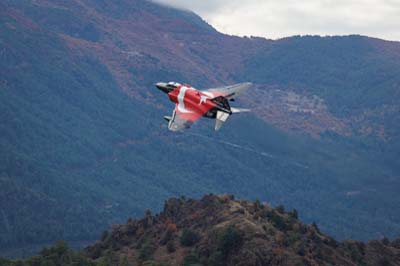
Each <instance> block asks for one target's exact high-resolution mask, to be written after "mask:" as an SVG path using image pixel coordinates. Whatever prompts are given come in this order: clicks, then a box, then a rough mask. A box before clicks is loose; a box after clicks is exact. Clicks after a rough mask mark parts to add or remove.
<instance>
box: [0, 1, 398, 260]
mask: <svg viewBox="0 0 400 266" xmlns="http://www.w3.org/2000/svg"><path fill="white" fill-rule="evenodd" d="M0 15H1V16H0V20H1V25H2V27H1V29H0V57H1V60H0V69H1V71H0V88H1V89H0V100H1V105H0V132H1V137H0V182H1V187H0V199H1V201H0V207H1V208H0V209H1V216H0V224H1V226H0V236H1V237H0V246H1V247H2V248H3V249H7V248H9V247H25V246H29V245H31V244H44V243H48V242H51V241H53V240H55V239H67V240H90V239H95V238H97V236H98V235H99V234H100V232H101V230H102V229H105V228H108V226H109V225H110V224H112V223H115V222H121V221H123V220H125V219H126V217H128V216H132V215H133V216H138V215H141V214H142V213H143V212H144V211H145V210H146V209H153V210H159V209H160V208H161V202H162V200H163V199H164V198H167V197H170V196H173V195H188V196H200V195H202V194H204V193H209V192H215V193H225V192H229V193H234V194H236V195H238V196H240V197H245V198H249V199H256V198H259V199H261V200H264V199H267V198H268V199H269V200H270V201H271V202H272V203H273V204H280V203H283V204H285V205H287V206H289V207H290V208H297V209H299V210H301V213H302V214H303V215H304V219H305V220H306V221H308V222H312V221H317V222H318V224H320V226H321V228H322V229H324V230H326V231H327V232H329V233H331V234H333V235H335V237H338V238H359V239H369V238H372V237H379V236H382V235H387V236H390V237H395V236H397V235H398V234H399V232H400V226H399V224H400V223H399V220H400V217H399V215H400V212H399V211H398V206H400V198H399V196H398V187H399V185H400V180H399V178H398V177H399V170H400V169H399V166H398V164H397V162H398V159H399V143H400V142H399V141H398V138H397V136H398V135H397V133H396V132H398V123H396V121H397V120H396V119H398V116H397V115H396V114H397V111H396V110H398V109H396V108H398V107H399V106H398V103H397V102H396V97H392V96H396V95H397V94H396V93H397V92H398V86H397V85H396V84H399V83H398V76H396V75H395V74H396V73H397V71H398V64H397V62H398V61H397V60H396V58H397V55H398V52H397V51H398V49H399V48H398V47H399V44H398V43H388V42H384V41H380V40H371V39H368V38H364V37H343V38H334V39H330V38H317V37H315V38H311V37H307V38H299V37H294V38H289V39H285V40H280V41H276V42H273V41H268V40H264V39H261V38H239V37H234V36H226V35H223V34H220V33H218V32H216V31H215V30H214V29H213V28H211V27H210V26H209V25H207V24H206V23H204V22H203V21H202V20H201V18H199V17H198V16H196V15H195V14H193V13H190V12H186V11H180V10H175V9H172V8H168V7H164V6H159V5H157V4H154V3H151V2H147V1H139V0H136V1H128V0H126V1H119V2H118V3H106V2H102V1H100V2H99V1H78V0H75V1H45V0H40V1H8V0H6V1H2V2H1V3H0ZM343 43H344V44H343ZM371 45H373V46H377V47H379V48H376V49H372V48H371ZM337 46H339V48H340V49H339V48H338V47H337ZM353 46H354V47H355V48H354V49H353V50H351V49H350V50H348V49H347V47H353ZM365 47H366V48H365ZM371 49H372V50H371ZM359 50H361V51H365V50H367V52H363V53H361V52H358V51H359ZM337 51H340V53H343V55H341V57H340V58H341V60H338V61H335V60H334V59H335V58H336V54H335V52H337ZM309 54H311V55H312V56H308V55H309ZM283 55H286V56H287V57H285V56H283ZM350 55H351V56H350ZM366 55H368V56H366ZM326 58H329V60H328V61H331V63H330V64H329V65H325V64H324V62H325V60H326ZM343 58H344V59H343ZM346 58H351V59H352V60H353V61H354V60H356V63H354V62H353V61H352V62H351V63H349V65H348V64H346V60H345V59H346ZM371 58H372V59H371ZM307 60H309V61H307ZM357 60H358V61H357ZM358 62H361V63H362V64H363V65H367V66H369V65H370V66H371V68H368V69H367V70H368V71H367V72H366V73H367V74H362V75H361V74H360V75H355V74H354V75H353V74H352V75H350V76H351V77H352V79H343V78H342V76H341V75H343V73H345V72H346V73H347V72H349V73H352V71H356V72H357V71H358V70H357V69H354V68H355V66H357V63H358ZM294 63H297V64H294ZM317 66H318V67H317ZM338 69H339V70H341V69H343V70H342V71H339V70H338ZM380 69H383V70H386V71H387V73H388V75H389V76H390V79H388V80H389V81H390V82H389V81H388V83H387V84H386V85H385V86H382V87H379V89H377V90H375V91H373V92H374V93H375V94H374V93H373V94H371V95H370V93H371V90H372V89H371V88H374V86H375V83H374V82H373V80H372V81H371V80H369V79H368V77H371V78H373V79H375V78H376V79H378V81H381V80H382V79H386V78H387V77H386V76H384V75H383V74H382V73H386V72H383V71H379V72H378V70H380ZM331 72H333V73H335V75H332V79H334V80H333V81H330V82H328V81H329V80H327V79H326V77H329V76H330V74H331ZM375 72H377V74H376V75H377V77H375V74H374V75H373V73H375ZM313 73H319V75H321V77H320V78H311V76H313V75H312V74H313ZM353 76H354V77H353ZM308 77H310V78H308ZM358 78H362V80H363V82H362V84H363V86H361V87H356V88H354V91H353V86H352V85H348V84H347V83H348V82H350V83H349V84H355V83H356V82H357V79H358ZM160 80H164V81H167V80H177V81H180V82H187V83H190V84H193V85H195V86H197V87H199V88H201V87H208V86H217V85H221V84H227V83H231V82H237V81H244V80H246V81H253V82H255V83H256V84H255V86H254V88H253V89H252V90H251V91H249V94H248V96H246V95H244V96H243V98H240V99H239V100H238V101H239V102H238V103H237V105H239V106H240V105H243V106H245V105H249V106H252V107H254V108H253V109H254V110H255V112H253V113H252V114H245V115H243V116H233V117H232V118H230V121H229V122H228V123H227V125H226V128H224V129H223V130H222V131H221V132H218V133H214V132H213V131H212V125H211V123H212V121H207V120H205V121H201V123H199V124H196V125H195V126H194V128H193V129H192V130H191V131H189V132H184V133H179V134H171V133H170V132H167V129H166V126H165V124H164V123H163V122H164V121H162V116H163V115H165V114H169V113H171V110H172V107H173V106H172V104H171V103H169V102H168V100H167V99H166V97H165V95H161V94H160V93H159V91H156V89H154V88H153V84H154V82H156V81H160ZM335 82H336V83H335ZM346 84H347V85H346ZM365 84H366V85H368V89H365V90H364V85H365ZM393 84H394V85H393ZM342 85H343V86H344V85H346V86H347V87H343V88H346V90H341V91H340V93H339V94H340V95H339V96H338V98H335V97H336V96H335V91H336V89H340V88H342ZM392 85H393V86H394V87H390V86H392ZM326 86H328V87H327V88H328V89H329V90H328V89H327V90H324V89H323V88H325V87H326ZM359 91H361V92H359ZM347 92H349V93H351V95H348V97H349V100H348V101H346V100H343V99H344V98H346V97H347V96H346V94H347ZM354 92H357V93H358V94H357V93H356V94H354V95H353V93H354ZM362 93H365V94H368V95H370V96H368V97H367V98H368V101H367V102H366V103H365V104H364V101H362V102H357V101H356V100H357V99H358V98H359V96H360V95H362ZM377 94H378V95H377ZM314 95H315V96H316V97H319V98H320V99H319V98H315V99H317V100H315V101H311V100H310V99H314V98H313V97H314ZM350 96H351V97H350ZM370 100H371V102H370ZM277 103H278V104H277ZM342 103H343V105H342ZM234 105H236V103H234ZM342 107H343V109H344V110H346V112H340V110H341V109H340V108H342ZM348 110H356V113H355V115H354V117H352V118H351V119H349V120H347V118H345V117H344V116H345V115H346V114H348ZM374 110H378V111H374ZM349 124H350V125H352V126H351V127H350V126H349ZM271 125H275V126H277V127H278V128H276V127H273V126H271ZM353 126H354V128H353ZM382 126H383V128H384V132H385V134H383V135H381V134H377V132H378V133H379V132H380V129H381V127H382ZM359 129H360V130H359ZM298 133H300V134H298ZM308 134H310V135H311V136H312V137H310V136H309V135H308ZM21 228H28V229H27V230H21ZM24 253H25V252H24V251H21V253H20V254H19V255H26V254H24Z"/></svg>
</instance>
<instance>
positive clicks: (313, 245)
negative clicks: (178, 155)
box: [0, 195, 400, 266]
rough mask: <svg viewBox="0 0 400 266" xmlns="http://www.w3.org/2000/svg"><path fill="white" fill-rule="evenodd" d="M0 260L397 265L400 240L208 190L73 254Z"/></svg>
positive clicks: (52, 251) (5, 263)
mask: <svg viewBox="0 0 400 266" xmlns="http://www.w3.org/2000/svg"><path fill="white" fill-rule="evenodd" d="M0 265H1V266H14V265H15V266H17V265H18V266H25V265H26V266H34V265H60V266H69V265H90V266H96V265H98V266H102V265H116V266H126V265H160V266H161V265H171V266H172V265H184V266H190V265H192V266H195V265H196V266H201V265H210V266H219V265H227V266H230V265H232V266H252V265H254V266H256V265H343V266H345V265H349V266H350V265H351V266H353V265H371V266H376V265H400V239H397V240H394V241H390V240H389V239H387V238H384V239H382V240H371V241H369V242H367V243H364V242H360V241H354V240H352V241H344V242H338V241H336V240H335V239H333V238H332V237H330V236H327V235H325V234H324V233H322V232H321V231H320V230H319V228H318V226H317V225H316V224H312V225H307V224H304V223H302V222H301V221H300V220H299V219H298V213H297V211H296V210H291V211H285V208H284V207H283V206H282V205H280V206H278V207H276V208H272V207H271V206H269V205H268V204H265V203H261V202H259V201H256V202H249V201H245V200H235V199H234V197H233V196H231V195H219V196H214V195H206V196H204V197H203V198H201V199H199V200H193V199H185V198H179V199H178V198H171V199H169V200H167V201H166V202H165V205H164V209H163V211H162V212H160V213H159V214H156V215H152V214H151V213H150V212H147V213H146V215H145V217H144V218H143V219H140V220H136V219H129V220H128V222H127V223H126V224H123V225H117V226H114V228H113V229H112V231H111V232H109V231H104V232H103V234H102V237H101V240H99V241H97V242H96V243H95V244H93V245H91V246H89V247H87V248H85V250H83V251H81V252H79V253H78V252H73V251H71V250H70V249H68V247H67V245H66V243H65V242H58V243H56V244H55V245H54V246H52V247H50V248H44V249H43V250H42V251H41V252H40V253H39V254H38V255H37V256H32V257H30V258H28V259H25V260H15V261H12V260H7V259H1V258H0Z"/></svg>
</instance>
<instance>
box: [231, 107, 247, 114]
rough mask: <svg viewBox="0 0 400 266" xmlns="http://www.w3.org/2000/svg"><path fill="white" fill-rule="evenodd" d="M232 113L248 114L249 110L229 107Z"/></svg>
mask: <svg viewBox="0 0 400 266" xmlns="http://www.w3.org/2000/svg"><path fill="white" fill-rule="evenodd" d="M231 111H232V113H245V112H250V111H251V110H250V109H245V108H235V107H231Z"/></svg>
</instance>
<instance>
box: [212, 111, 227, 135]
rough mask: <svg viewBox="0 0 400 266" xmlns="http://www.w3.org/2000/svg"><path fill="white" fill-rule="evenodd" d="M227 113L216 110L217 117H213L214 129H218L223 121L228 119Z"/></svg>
mask: <svg viewBox="0 0 400 266" xmlns="http://www.w3.org/2000/svg"><path fill="white" fill-rule="evenodd" d="M228 117H229V113H226V112H223V111H217V117H216V119H215V131H217V130H219V129H220V128H221V127H222V125H223V124H224V122H225V121H226V120H227V119H228Z"/></svg>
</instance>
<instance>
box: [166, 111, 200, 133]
mask: <svg viewBox="0 0 400 266" xmlns="http://www.w3.org/2000/svg"><path fill="white" fill-rule="evenodd" d="M168 119H169V123H168V129H169V130H171V131H179V130H182V129H186V128H189V127H190V126H191V125H192V124H193V122H194V120H193V119H191V118H189V117H187V116H186V114H184V113H181V112H179V110H177V108H175V109H174V111H173V113H172V117H168Z"/></svg>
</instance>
